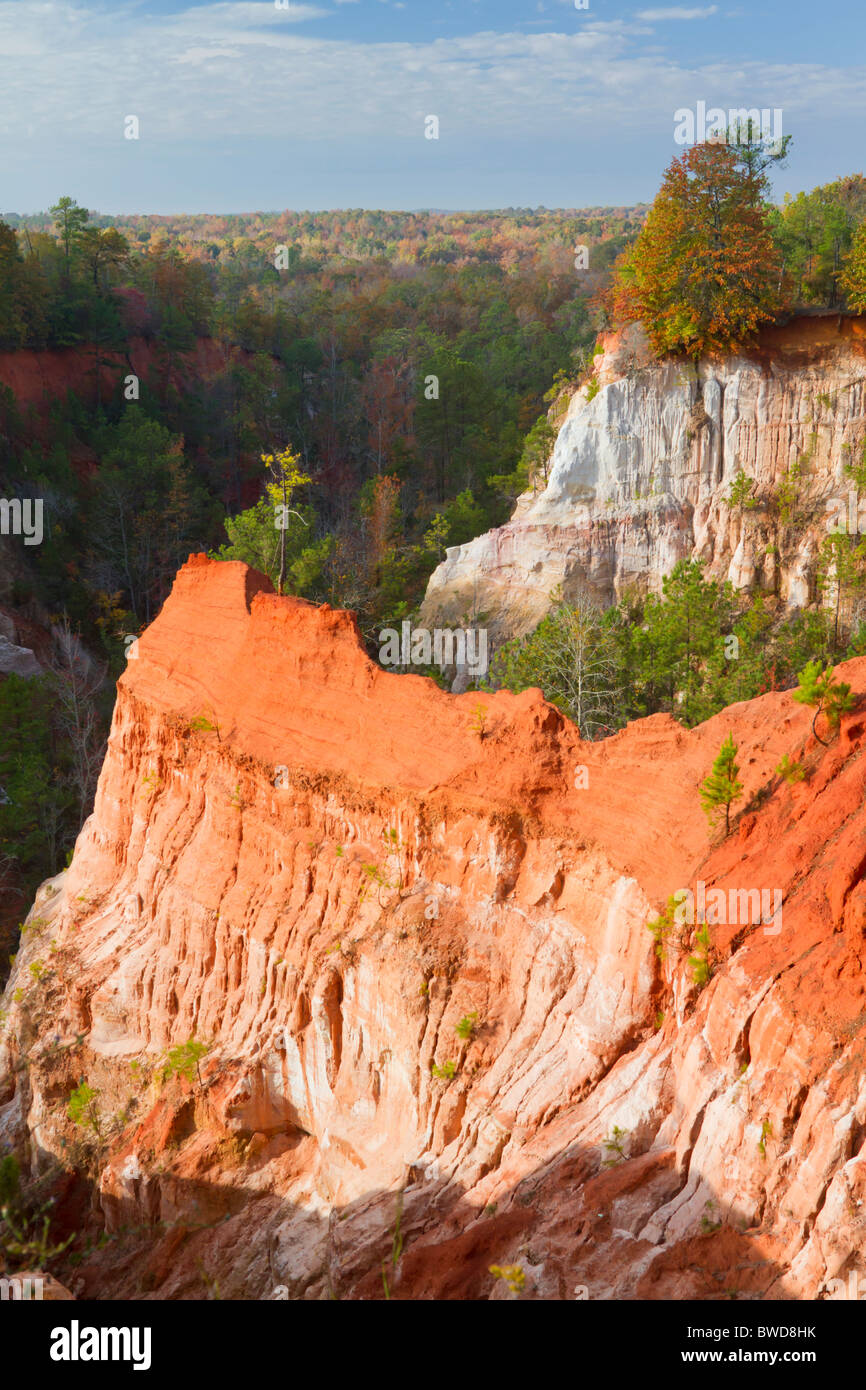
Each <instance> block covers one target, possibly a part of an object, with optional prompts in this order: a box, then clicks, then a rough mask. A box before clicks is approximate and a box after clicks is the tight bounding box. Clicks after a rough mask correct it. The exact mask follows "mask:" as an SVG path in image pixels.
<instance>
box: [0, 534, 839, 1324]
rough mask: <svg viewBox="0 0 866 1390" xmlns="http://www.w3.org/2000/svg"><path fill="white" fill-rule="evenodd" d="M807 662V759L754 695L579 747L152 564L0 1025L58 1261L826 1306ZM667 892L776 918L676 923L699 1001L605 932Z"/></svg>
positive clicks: (152, 1290) (323, 626) (310, 626)
mask: <svg viewBox="0 0 866 1390" xmlns="http://www.w3.org/2000/svg"><path fill="white" fill-rule="evenodd" d="M843 669H844V674H845V676H846V677H847V679H848V680H850V681H851V682H852V684H853V687H854V690H855V692H856V693H857V695H858V705H857V708H856V710H855V711H854V713H852V714H851V715H848V716H846V717H845V718H844V720H843V726H842V730H841V733H840V735H839V736H838V737H837V738H836V739H834V740H832V741H831V743H830V746H829V747H827V748H824V747H823V746H822V745H821V744H819V743H818V742H817V741H816V740H815V738H814V737H813V735H812V733H811V728H810V726H811V718H812V712H811V711H810V710H808V709H804V708H803V707H801V706H799V705H797V704H795V703H793V701H792V699H791V696H790V695H789V694H787V693H772V694H769V695H766V696H764V697H762V698H761V699H759V700H756V701H753V702H751V703H748V704H743V705H738V706H734V707H732V708H730V709H729V710H726V711H725V712H724V713H723V714H720V715H718V716H717V717H716V718H714V719H712V720H710V721H708V722H707V723H705V724H703V725H701V726H700V727H698V728H696V729H693V730H690V731H687V730H685V729H683V728H681V727H679V726H678V725H677V724H676V723H674V722H673V721H672V720H671V719H670V718H669V717H667V716H662V715H656V716H654V717H652V718H650V719H647V720H644V721H641V722H639V723H635V724H631V725H629V726H628V728H626V729H625V730H624V731H622V732H621V733H619V734H617V735H616V736H614V737H613V738H610V739H608V740H606V741H605V742H603V743H584V742H582V741H581V740H580V738H579V735H578V732H577V730H576V729H575V728H574V726H573V725H571V724H570V723H569V722H568V721H567V720H566V719H564V718H563V716H562V715H560V714H559V712H558V711H557V710H555V709H553V708H552V707H551V706H550V705H548V704H547V703H546V702H545V701H544V699H543V698H542V696H541V694H540V693H539V692H538V691H527V692H524V694H522V695H520V696H512V695H510V694H508V693H505V692H500V693H498V694H496V695H490V696H485V697H483V700H482V701H481V703H482V705H483V709H482V710H481V711H479V710H478V709H477V706H478V703H479V697H478V696H477V695H462V696H454V695H449V694H447V693H445V692H443V691H441V690H439V689H438V688H437V687H436V686H435V685H434V684H433V683H432V682H431V681H428V680H426V679H423V678H420V677H416V676H412V675H406V676H398V675H393V674H390V673H387V672H384V671H383V670H381V669H380V668H378V667H377V666H375V665H374V664H373V663H371V662H370V661H369V660H368V659H367V657H366V656H365V654H364V652H363V648H362V646H361V643H360V640H359V636H358V631H357V628H356V625H355V621H354V619H353V617H352V616H351V615H349V614H347V613H343V612H337V611H332V610H330V609H328V608H327V607H324V608H315V607H313V606H312V605H310V604H307V603H305V602H303V601H302V600H298V599H291V598H278V597H276V596H275V595H274V594H273V593H272V592H271V591H270V586H269V584H268V582H267V581H266V580H265V579H264V578H263V577H262V576H260V575H256V574H255V573H253V572H252V571H250V570H248V569H247V568H246V567H245V566H243V565H241V564H237V563H229V564H216V563H213V562H208V561H206V560H205V559H204V557H196V558H193V559H191V560H190V562H189V563H188V564H187V565H186V566H185V567H184V569H183V570H182V571H181V572H180V574H179V576H178V578H177V581H176V584H175V588H174V591H173V593H172V596H171V597H170V599H169V600H168V602H167V604H166V606H165V608H164V610H163V612H162V613H161V615H160V616H159V618H158V619H157V620H156V621H155V622H154V623H153V624H152V626H151V627H150V628H149V629H148V630H147V631H146V633H145V634H144V635H143V636H142V637H141V639H140V640H139V643H138V649H137V653H136V654H135V655H134V656H133V658H132V659H131V660H130V662H129V665H128V667H127V670H126V672H125V673H124V675H123V677H122V678H121V680H120V682H119V688H118V701H117V707H116V712H115V716H114V722H113V727H112V732H111V738H110V741H109V747H108V753H107V757H106V761H105V766H104V768H103V771H102V776H101V778H100V783H99V790H98V794H97V798H96V806H95V810H94V813H93V815H92V817H91V818H90V820H89V821H88V822H87V824H86V826H85V828H84V830H83V831H82V834H81V836H80V838H79V841H78V844H77V846H76V851H75V856H74V859H73V861H72V864H71V867H70V868H69V870H68V871H67V872H66V873H65V874H63V875H61V876H60V877H59V878H58V879H56V880H54V881H53V882H52V883H49V884H46V885H44V886H43V888H42V889H41V890H40V893H39V896H38V898H37V901H36V904H35V906H34V909H33V911H32V913H31V915H30V918H29V919H28V924H27V930H26V932H25V933H24V936H23V937H22V944H21V949H20V951H19V954H18V957H17V959H16V963H15V968H14V972H13V975H12V977H11V979H10V981H9V985H8V988H7V991H6V996H5V999H4V1001H3V1007H4V1010H5V1014H4V1018H5V1022H4V1024H3V1032H2V1056H0V1077H2V1078H4V1079H0V1102H2V1104H0V1143H3V1142H5V1143H6V1144H7V1145H11V1146H12V1147H13V1148H14V1149H15V1150H16V1151H17V1152H18V1153H19V1154H20V1155H21V1157H22V1160H23V1161H24V1162H25V1165H26V1167H27V1171H28V1172H29V1173H30V1174H31V1175H33V1174H37V1173H42V1172H47V1171H48V1170H49V1168H50V1167H51V1165H52V1164H56V1165H58V1166H59V1168H60V1169H62V1170H64V1172H65V1173H66V1177H65V1178H64V1179H63V1182H64V1183H65V1184H66V1186H65V1187H63V1193H62V1201H61V1204H60V1207H59V1208H58V1210H60V1209H63V1210H65V1211H66V1212H67V1219H68V1220H69V1222H70V1224H71V1226H72V1227H73V1228H75V1227H76V1226H77V1227H78V1228H79V1229H80V1230H81V1232H82V1236H81V1239H82V1240H83V1239H84V1235H85V1234H89V1235H90V1237H91V1238H92V1237H93V1236H94V1235H95V1234H96V1232H98V1231H99V1230H100V1229H102V1228H103V1227H104V1229H105V1231H106V1232H107V1237H108V1238H107V1240H103V1241H102V1243H101V1247H100V1248H97V1249H94V1250H93V1251H92V1252H91V1253H89V1254H86V1255H85V1258H84V1259H83V1260H82V1261H81V1263H80V1264H79V1265H78V1266H77V1268H76V1269H74V1270H73V1269H70V1270H69V1271H67V1270H66V1268H65V1266H64V1265H63V1262H62V1261H61V1262H59V1263H58V1266H57V1271H56V1272H57V1275H58V1278H60V1279H62V1280H63V1282H64V1283H66V1284H67V1285H68V1286H69V1287H71V1288H72V1289H73V1292H75V1293H76V1295H84V1296H89V1297H143V1296H144V1297H156V1298H184V1297H190V1298H201V1297H206V1296H207V1295H208V1293H209V1292H210V1293H213V1292H214V1290H215V1289H217V1290H218V1292H219V1296H220V1297H221V1298H241V1297H242V1298H282V1297H292V1298H306V1299H316V1298H328V1297H336V1298H383V1297H385V1296H386V1292H387V1294H388V1296H390V1297H392V1298H413V1299H418V1298H421V1299H425V1298H474V1299H479V1298H491V1297H492V1298H500V1297H507V1296H508V1290H507V1288H506V1286H505V1284H504V1282H503V1281H502V1280H501V1279H500V1280H497V1279H495V1278H494V1277H493V1276H492V1275H491V1274H490V1272H489V1267H490V1265H492V1264H496V1265H500V1266H504V1265H510V1264H519V1265H520V1266H521V1268H522V1270H523V1271H524V1273H525V1276H526V1282H525V1287H524V1292H523V1294H522V1296H523V1297H535V1298H551V1299H562V1298H574V1297H576V1296H577V1297H584V1296H586V1297H589V1298H593V1299H595V1298H658V1297H661V1298H671V1297H676V1298H685V1297H695V1298H719V1297H725V1296H729V1295H730V1293H731V1291H732V1290H733V1291H735V1292H736V1293H738V1294H739V1295H740V1296H743V1297H767V1298H780V1297H794V1298H815V1297H825V1296H844V1294H842V1295H838V1290H839V1289H841V1288H843V1285H844V1286H845V1287H846V1288H847V1284H845V1280H846V1279H847V1278H848V1275H849V1273H850V1272H851V1271H854V1272H855V1274H859V1273H861V1272H862V1273H866V1265H864V1259H863V1253H862V1252H863V1232H864V1225H866V1217H864V1214H863V1213H864V1212H866V1207H864V1205H863V1203H864V1198H866V1151H864V1149H863V1137H864V1134H866V1080H864V1074H866V1073H864V1067H863V1060H864V1050H866V976H864V969H863V967H864V952H866V889H864V883H863V870H864V864H866V848H864V844H866V842H864V827H866V811H864V790H866V756H864V740H866V718H864V713H863V699H862V694H863V692H864V687H866V660H858V661H854V662H851V663H848V665H847V667H846V668H843ZM729 731H731V732H733V734H734V737H735V739H736V741H737V742H738V745H739V762H740V764H741V768H742V780H743V782H744V784H745V793H744V798H743V803H742V805H743V808H744V809H742V810H741V811H740V812H739V814H738V815H737V816H736V817H735V822H734V827H733V830H732V832H731V834H730V836H729V837H727V838H723V839H721V840H717V841H714V842H711V841H709V840H708V834H707V828H706V824H705V822H704V819H703V816H702V814H701V813H700V810H699V801H698V785H699V782H700V781H701V779H702V778H703V777H704V776H705V775H706V772H707V770H708V768H709V766H710V764H711V762H712V759H713V757H714V756H715V754H716V752H717V750H718V747H719V744H720V743H721V741H722V739H723V738H724V737H725V736H726V734H727V733H728V732H729ZM785 753H788V754H789V755H790V756H791V757H792V758H800V759H802V762H803V765H804V769H805V770H806V774H807V780H805V781H804V782H801V783H799V784H797V785H794V786H789V785H787V784H786V783H784V782H782V781H781V780H780V779H779V777H778V776H776V774H775V773H774V771H773V769H774V768H775V766H776V765H777V764H778V762H779V760H780V759H781V757H782V756H783V754H785ZM736 809H737V808H736V807H735V810H736ZM698 880H700V881H701V882H703V883H704V884H706V885H708V889H707V891H709V889H710V888H715V889H721V890H724V892H725V893H726V900H727V896H728V895H729V894H730V893H731V892H733V893H734V896H735V899H736V901H737V902H739V901H740V899H739V895H740V894H742V893H748V892H754V891H758V892H760V890H762V889H763V890H766V891H773V890H777V891H779V892H780V893H781V895H782V902H783V911H782V913H781V914H779V915H777V916H776V918H774V919H773V920H772V921H770V920H769V919H768V921H767V922H766V923H764V922H761V921H759V920H751V919H750V918H749V917H748V915H747V917H746V920H745V921H743V920H741V919H737V920H735V921H733V922H732V923H731V924H730V925H728V923H727V921H724V922H722V923H720V924H718V925H713V926H712V927H711V949H710V954H709V957H708V967H709V969H710V971H711V978H710V979H709V982H708V983H706V984H703V982H702V980H701V972H700V970H696V968H695V966H694V964H692V965H690V964H689V961H688V957H689V955H691V956H692V957H693V959H694V958H695V952H697V953H698V955H700V953H701V950H702V947H701V945H700V942H699V941H697V940H696V939H695V937H694V934H693V930H692V929H691V928H689V927H687V926H684V927H682V929H681V930H682V941H681V943H680V944H679V945H677V944H675V943H674V942H672V941H671V942H669V943H668V947H667V950H666V952H665V959H664V961H663V962H660V961H659V959H658V958H657V956H656V954H655V951H654V940H653V936H652V935H651V933H650V932H648V931H647V929H646V923H647V920H648V918H650V917H651V916H653V915H654V913H655V912H656V911H657V910H658V909H659V908H660V906H661V905H663V903H664V902H665V900H666V899H667V897H668V895H669V894H671V893H673V892H674V891H675V890H677V889H679V888H683V889H686V888H689V889H695V890H696V891H697V882H698ZM728 915H729V916H730V913H729V914H728ZM734 916H735V917H736V913H735V914H734ZM192 1039H195V1040H197V1041H198V1042H200V1043H201V1044H203V1046H204V1049H205V1050H204V1051H203V1053H202V1055H200V1056H199V1057H198V1058H196V1056H195V1054H194V1052H192V1051H187V1053H186V1054H182V1053H181V1054H177V1055H176V1056H175V1058H174V1063H175V1071H176V1068H177V1066H178V1065H179V1066H180V1068H181V1073H180V1074H179V1075H178V1074H175V1075H173V1076H170V1075H168V1074H167V1073H165V1074H162V1075H161V1073H163V1064H164V1062H165V1060H166V1055H167V1052H168V1050H169V1049H172V1048H178V1047H182V1046H183V1045H184V1044H187V1043H189V1042H190V1040H192ZM171 1070H172V1068H171V1067H169V1071H171ZM184 1073H185V1074H184ZM82 1080H85V1081H86V1082H87V1084H88V1085H89V1086H91V1087H92V1089H93V1091H94V1092H95V1093H96V1098H95V1100H94V1101H93V1110H92V1113H91V1122H92V1123H91V1128H92V1130H93V1132H92V1133H91V1134H90V1135H89V1137H88V1131H87V1117H85V1124H84V1125H81V1124H79V1125H77V1126H76V1125H75V1124H73V1122H72V1121H71V1119H70V1118H69V1115H68V1112H67V1103H68V1098H69V1095H70V1092H71V1091H72V1090H73V1088H75V1087H77V1086H79V1084H80V1083H81V1082H82ZM97 1131H98V1132H97ZM73 1170H75V1172H73ZM76 1172H77V1174H78V1176H77V1177H76V1176H75V1173H76ZM88 1172H89V1173H91V1174H92V1178H91V1186H90V1187H88V1186H87V1185H86V1184H84V1187H83V1191H82V1190H81V1189H82V1174H86V1173H88ZM76 1203H77V1205H76ZM64 1204H65V1205H64ZM79 1253H81V1252H80V1249H79ZM833 1280H839V1281H840V1282H839V1283H838V1284H833V1283H832V1281H833Z"/></svg>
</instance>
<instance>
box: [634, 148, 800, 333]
mask: <svg viewBox="0 0 866 1390" xmlns="http://www.w3.org/2000/svg"><path fill="white" fill-rule="evenodd" d="M766 189H767V181H766V178H765V176H764V175H763V173H751V172H749V170H748V168H744V167H743V164H742V161H740V160H738V159H737V156H736V154H735V152H734V150H733V149H731V148H730V147H728V146H727V145H722V144H702V145H695V146H693V147H692V148H691V149H690V150H687V151H686V153H685V154H684V155H682V156H681V157H680V158H679V159H675V160H674V161H673V162H672V164H671V165H670V167H669V168H668V170H667V172H666V174H665V177H664V181H663V183H662V186H661V189H660V190H659V193H658V196H657V197H656V200H655V202H654V203H653V205H652V208H651V209H650V211H649V214H648V216H647V220H646V222H645V224H644V227H643V230H642V231H641V234H640V236H639V237H638V239H637V241H636V242H635V243H634V245H633V246H632V247H630V248H629V250H628V251H627V252H626V253H625V255H624V256H623V257H622V258H621V260H620V261H619V263H618V265H617V273H616V281H615V284H614V289H613V296H612V299H613V310H614V315H615V317H616V318H618V319H619V320H620V321H623V320H629V319H640V320H641V322H642V323H643V325H644V328H645V329H646V332H647V335H648V337H649V340H650V342H651V344H652V347H653V349H654V351H655V352H656V353H657V354H659V355H662V354H664V353H680V352H681V353H687V354H688V355H689V356H693V357H699V356H700V355H701V354H702V353H704V352H714V351H715V352H724V351H727V350H729V349H730V348H732V347H734V346H735V345H736V344H737V343H740V342H742V341H743V339H745V338H747V337H748V336H749V335H750V334H751V333H753V332H754V331H755V329H757V328H758V327H759V326H760V324H761V323H762V322H764V321H765V320H767V319H771V318H772V317H773V315H774V314H775V312H776V310H777V309H778V307H779V303H778V289H777V286H778V282H779V278H780V277H779V258H778V252H777V250H776V247H775V244H774V242H773V238H772V236H771V234H770V231H769V228H768V225H767V220H766V211H765V204H764V194H765V192H766Z"/></svg>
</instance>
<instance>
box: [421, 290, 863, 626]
mask: <svg viewBox="0 0 866 1390" xmlns="http://www.w3.org/2000/svg"><path fill="white" fill-rule="evenodd" d="M603 342H604V352H603V354H602V355H601V356H600V357H598V358H596V363H595V371H594V374H593V376H592V377H591V378H590V381H589V382H588V383H586V385H584V386H583V387H581V389H580V390H578V391H577V392H576V393H575V395H574V396H573V397H572V398H571V401H570V403H569V405H568V409H567V412H566V415H565V418H564V420H563V421H562V424H561V428H560V430H559V434H558V437H557V440H556V446H555V449H554V452H553V457H552V460H551V467H550V473H549V480H548V483H547V486H546V487H545V488H544V490H543V491H542V492H540V493H538V494H531V493H530V494H526V495H524V497H523V498H521V499H520V502H519V504H518V506H517V509H516V511H515V514H514V516H513V518H512V520H511V521H510V522H509V523H508V524H507V525H505V526H502V527H500V528H499V529H498V530H496V531H490V532H488V533H487V534H486V535H483V536H480V537H478V538H477V539H475V540H473V541H470V542H469V543H468V544H467V545H463V546H459V547H454V548H452V549H450V550H449V551H448V552H447V555H446V558H445V559H444V560H443V561H442V563H441V564H440V565H439V567H438V568H437V569H436V571H435V572H434V574H433V575H432V577H431V579H430V583H429V585H428V589H427V594H426V598H425V601H424V605H423V608H422V619H421V620H422V622H426V623H427V624H428V625H429V626H435V625H436V624H437V623H439V624H452V623H460V622H461V621H464V620H465V615H466V614H467V613H469V614H471V615H472V616H473V617H477V615H480V614H484V615H485V621H487V623H488V625H489V627H490V631H491V636H492V638H493V639H494V640H497V639H501V638H503V637H509V636H513V635H519V634H522V633H523V632H525V631H527V630H530V629H531V628H532V627H534V626H535V625H536V624H537V623H538V621H539V620H540V618H541V617H542V616H543V615H544V613H545V611H546V610H547V608H548V606H549V603H550V594H551V592H552V591H553V590H555V589H560V590H561V591H562V593H563V595H564V597H565V598H569V597H570V596H572V595H573V594H574V593H575V592H576V591H577V590H578V589H580V588H583V589H588V590H589V591H590V592H592V593H593V594H594V595H595V596H596V597H597V599H598V600H599V601H600V602H601V603H603V604H605V605H606V604H610V603H613V602H615V601H616V600H617V599H619V598H621V597H622V596H623V595H624V594H625V593H626V592H627V591H628V590H629V589H632V590H636V591H646V590H647V589H655V590H658V589H659V588H660V585H661V580H662V577H663V576H664V575H665V574H667V573H669V572H670V570H671V569H672V568H673V566H674V564H675V563H676V562H677V560H680V559H684V558H689V557H694V558H696V559H701V560H703V561H704V562H705V564H706V573H707V574H708V575H710V576H715V577H719V578H723V579H730V580H731V581H732V583H733V584H734V585H735V587H737V588H740V589H754V588H759V589H762V590H763V591H765V592H766V593H768V594H771V595H775V596H777V597H778V599H779V600H780V602H781V603H782V604H783V605H785V606H788V607H792V608H793V607H798V608H802V607H805V606H807V605H808V604H810V603H812V602H814V601H815V598H816V589H815V569H816V559H817V555H818V550H819V547H820V544H821V542H822V540H823V538H824V536H825V535H826V534H827V524H828V504H829V502H830V500H831V499H843V500H844V509H845V511H846V513H847V498H848V494H849V492H851V491H852V490H853V484H852V483H851V482H850V481H849V480H848V479H847V477H846V476H845V473H844V466H845V464H846V463H850V462H852V461H855V460H858V459H859V455H860V450H861V448H862V445H863V440H864V436H866V391H864V388H866V320H863V319H862V318H852V317H843V316H841V315H838V314H833V315H829V316H828V315H816V316H811V317H803V318H799V319H796V320H794V321H792V322H791V323H789V324H787V325H786V326H784V327H779V328H773V329H768V330H766V331H765V332H764V333H763V334H762V335H761V336H760V338H759V339H758V340H757V341H756V343H755V345H754V346H752V347H749V348H743V349H742V350H741V351H740V352H739V353H738V354H736V355H734V356H730V357H725V358H720V359H706V360H702V361H700V362H698V364H697V366H695V365H693V364H691V363H688V362H686V361H684V360H682V361H680V360H672V361H662V362H659V361H655V360H653V359H652V358H651V356H650V354H649V352H648V349H647V345H646V340H645V337H644V335H643V332H642V330H641V329H640V327H639V326H633V327H632V328H630V329H628V330H627V331H626V332H625V333H622V334H608V335H607V336H606V337H605V338H604V340H603ZM792 467H797V468H799V470H800V477H799V480H798V481H797V482H796V484H795V488H796V499H795V503H794V507H793V509H792V512H791V513H790V514H789V512H788V510H787V509H785V508H783V509H782V510H781V511H780V508H779V506H778V498H779V488H780V484H781V483H782V481H783V478H784V475H785V473H786V470H788V469H790V468H792ZM740 469H742V470H743V472H744V473H745V474H746V475H747V477H748V478H750V479H751V480H753V483H754V488H753V496H752V499H751V500H753V501H754V502H755V503H756V505H754V506H749V507H736V506H735V507H732V506H731V505H729V502H728V497H729V494H730V490H731V484H732V482H733V480H734V478H735V477H736V475H737V473H738V470H740ZM834 515H835V513H834ZM479 621H480V619H479Z"/></svg>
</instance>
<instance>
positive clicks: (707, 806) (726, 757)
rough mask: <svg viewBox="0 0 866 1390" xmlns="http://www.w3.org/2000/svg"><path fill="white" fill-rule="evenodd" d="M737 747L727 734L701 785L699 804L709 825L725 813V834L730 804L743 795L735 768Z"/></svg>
mask: <svg viewBox="0 0 866 1390" xmlns="http://www.w3.org/2000/svg"><path fill="white" fill-rule="evenodd" d="M736 758H737V745H736V744H735V743H734V736H733V734H728V737H727V738H726V739H725V741H724V743H723V744H722V746H721V748H720V749H719V756H718V757H717V758H716V761H715V762H714V763H713V770H712V772H711V773H710V775H709V777H707V778H706V779H705V780H704V781H703V782H702V783H701V803H702V805H703V808H704V811H705V812H706V815H707V819H708V820H709V822H710V825H711V826H712V825H714V824H715V822H716V819H717V817H718V815H719V813H720V812H721V811H722V810H724V812H725V834H726V835H727V834H728V832H729V831H730V828H731V804H732V802H734V801H737V800H738V799H739V797H741V796H742V795H743V784H742V782H740V781H738V773H739V771H740V769H739V767H738V766H737V761H736Z"/></svg>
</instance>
